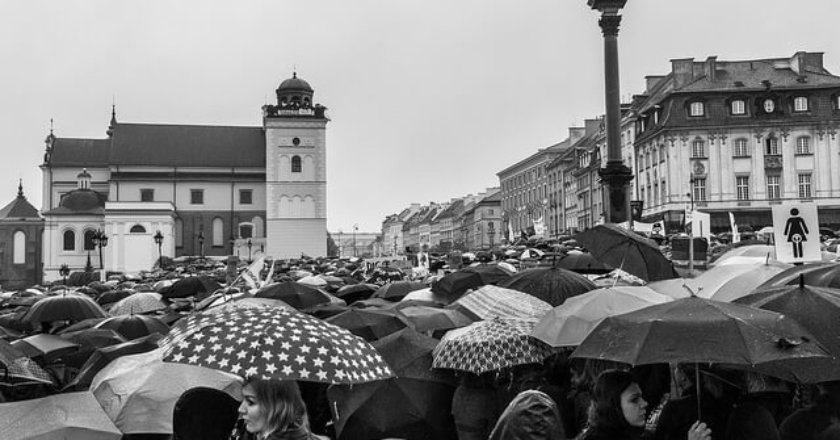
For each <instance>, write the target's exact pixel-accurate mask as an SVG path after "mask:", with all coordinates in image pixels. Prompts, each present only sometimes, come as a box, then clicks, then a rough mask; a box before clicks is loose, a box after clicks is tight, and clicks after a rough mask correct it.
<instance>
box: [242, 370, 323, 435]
mask: <svg viewBox="0 0 840 440" xmlns="http://www.w3.org/2000/svg"><path fill="white" fill-rule="evenodd" d="M239 415H240V416H241V418H242V419H243V420H244V421H245V429H246V430H247V431H248V432H250V433H252V434H256V433H259V434H264V435H266V434H270V433H273V432H282V431H285V430H286V429H288V428H290V427H293V426H303V427H304V428H308V426H309V421H308V419H307V414H306V405H305V404H304V403H303V398H302V397H301V395H300V388H298V385H297V382H295V381H292V380H276V379H256V378H249V379H247V380H246V381H245V385H244V386H243V387H242V404H241V405H239Z"/></svg>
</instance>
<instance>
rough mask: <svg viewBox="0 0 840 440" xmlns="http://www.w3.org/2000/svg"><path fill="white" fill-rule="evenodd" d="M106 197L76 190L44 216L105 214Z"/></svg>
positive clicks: (96, 193)
mask: <svg viewBox="0 0 840 440" xmlns="http://www.w3.org/2000/svg"><path fill="white" fill-rule="evenodd" d="M106 199H107V198H106V196H105V195H104V194H101V193H98V192H96V191H93V190H90V189H76V190H73V191H70V192H69V193H67V194H66V195H65V196H64V197H62V198H61V202H60V203H59V205H58V208H55V209H51V210H49V211H47V212H45V213H44V214H49V215H79V214H103V213H104V212H105V202H106Z"/></svg>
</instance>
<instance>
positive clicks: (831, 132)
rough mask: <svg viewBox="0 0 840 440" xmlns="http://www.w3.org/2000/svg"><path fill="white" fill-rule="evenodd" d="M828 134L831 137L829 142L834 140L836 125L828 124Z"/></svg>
mask: <svg viewBox="0 0 840 440" xmlns="http://www.w3.org/2000/svg"><path fill="white" fill-rule="evenodd" d="M828 134H829V135H830V136H831V140H834V136H835V135H836V134H837V124H835V123H833V122H829V123H828Z"/></svg>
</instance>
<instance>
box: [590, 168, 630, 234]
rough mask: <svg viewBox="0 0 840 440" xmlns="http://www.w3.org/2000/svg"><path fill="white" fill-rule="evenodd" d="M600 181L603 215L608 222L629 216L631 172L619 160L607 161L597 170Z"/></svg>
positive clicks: (621, 220)
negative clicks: (601, 184)
mask: <svg viewBox="0 0 840 440" xmlns="http://www.w3.org/2000/svg"><path fill="white" fill-rule="evenodd" d="M598 175H599V176H600V177H601V183H603V184H604V189H605V190H606V193H605V194H604V215H605V216H606V218H605V220H606V221H607V222H610V223H621V222H625V221H627V220H628V219H629V218H630V197H629V194H628V193H627V190H628V186H629V185H628V184H629V183H630V181H631V180H633V172H632V171H631V170H630V168H628V167H627V166H625V165H624V164H622V163H620V162H613V163H607V166H606V167H605V168H601V169H600V170H598Z"/></svg>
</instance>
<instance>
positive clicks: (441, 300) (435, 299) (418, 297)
mask: <svg viewBox="0 0 840 440" xmlns="http://www.w3.org/2000/svg"><path fill="white" fill-rule="evenodd" d="M400 301H402V302H407V301H423V302H427V303H436V304H448V303H449V302H450V301H449V300H447V299H446V298H445V297H443V296H441V295H435V294H434V293H432V288H431V287H426V288H423V289H420V290H415V291H413V292H410V293H409V294H408V295H406V296H405V297H403V299H401V300H400Z"/></svg>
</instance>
